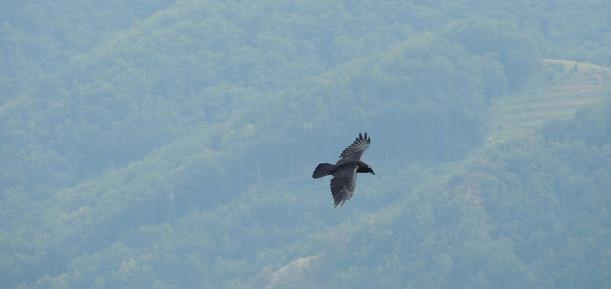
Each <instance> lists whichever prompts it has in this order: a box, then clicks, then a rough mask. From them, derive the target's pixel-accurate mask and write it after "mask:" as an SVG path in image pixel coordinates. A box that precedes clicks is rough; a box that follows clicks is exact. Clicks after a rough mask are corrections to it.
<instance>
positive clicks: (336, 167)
mask: <svg viewBox="0 0 611 289" xmlns="http://www.w3.org/2000/svg"><path fill="white" fill-rule="evenodd" d="M370 143H371V139H370V138H369V137H367V133H365V135H362V134H361V133H359V137H358V138H356V140H354V142H353V143H352V144H351V145H350V146H348V147H347V148H345V149H344V151H342V154H341V155H340V156H339V158H340V159H339V161H337V163H335V164H329V163H322V164H318V166H316V169H315V170H314V173H312V177H313V178H315V179H318V178H322V177H324V176H328V175H333V179H331V193H332V194H333V201H334V202H335V207H337V206H338V205H339V206H342V205H343V204H344V202H345V201H347V200H348V199H350V198H351V197H352V195H353V194H354V187H355V186H356V174H357V173H372V174H374V175H375V173H374V172H373V169H372V168H371V167H370V166H369V165H368V164H366V163H364V162H362V161H361V155H363V152H365V150H366V149H367V147H368V146H369V144H370Z"/></svg>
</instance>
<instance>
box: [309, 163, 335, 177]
mask: <svg viewBox="0 0 611 289" xmlns="http://www.w3.org/2000/svg"><path fill="white" fill-rule="evenodd" d="M334 169H335V165H332V164H327V163H322V164H318V166H316V169H314V172H313V173H312V177H313V178H315V179H318V178H322V177H324V176H328V175H330V174H332V173H333V170H334Z"/></svg>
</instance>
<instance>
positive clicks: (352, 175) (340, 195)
mask: <svg viewBox="0 0 611 289" xmlns="http://www.w3.org/2000/svg"><path fill="white" fill-rule="evenodd" d="M355 186H356V166H355V167H347V168H343V169H340V170H338V171H337V172H335V174H334V177H333V179H331V194H333V202H334V203H335V207H337V206H338V205H339V206H341V205H343V204H344V202H345V201H347V200H348V199H350V198H351V197H352V195H353V194H354V187H355Z"/></svg>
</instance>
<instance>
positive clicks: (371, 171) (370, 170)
mask: <svg viewBox="0 0 611 289" xmlns="http://www.w3.org/2000/svg"><path fill="white" fill-rule="evenodd" d="M365 172H368V173H371V174H372V175H374V176H375V175H376V173H374V172H373V169H372V168H371V167H370V166H367V167H366V168H365Z"/></svg>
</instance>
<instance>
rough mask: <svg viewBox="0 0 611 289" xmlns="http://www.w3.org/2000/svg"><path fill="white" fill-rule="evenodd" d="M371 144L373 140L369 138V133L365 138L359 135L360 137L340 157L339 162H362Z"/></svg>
mask: <svg viewBox="0 0 611 289" xmlns="http://www.w3.org/2000/svg"><path fill="white" fill-rule="evenodd" d="M370 143H371V139H370V138H369V137H368V136H367V133H365V135H364V136H363V135H362V134H361V133H359V137H357V138H356V139H355V140H354V142H353V143H352V144H351V145H350V146H348V147H347V148H345V149H344V151H342V154H341V155H339V157H340V160H339V162H344V161H358V160H360V159H361V156H362V155H363V152H365V150H366V149H367V147H369V144H370Z"/></svg>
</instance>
